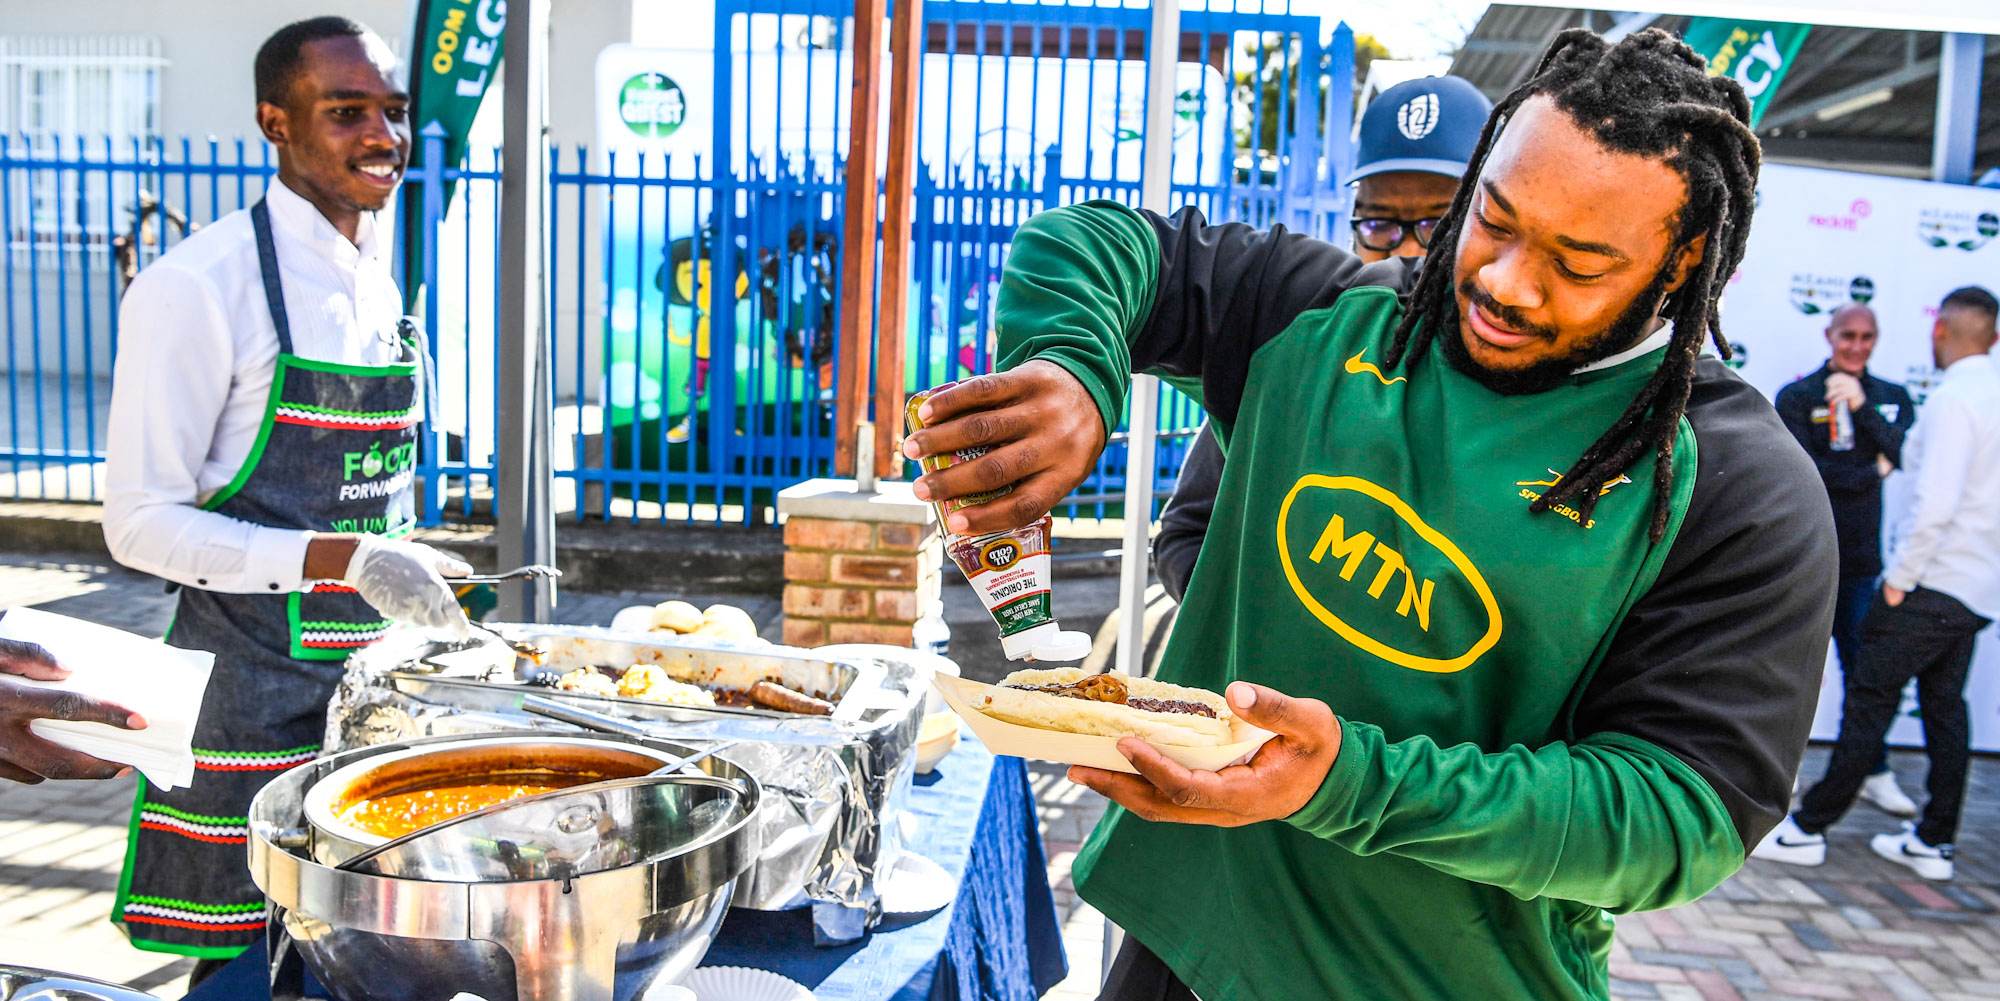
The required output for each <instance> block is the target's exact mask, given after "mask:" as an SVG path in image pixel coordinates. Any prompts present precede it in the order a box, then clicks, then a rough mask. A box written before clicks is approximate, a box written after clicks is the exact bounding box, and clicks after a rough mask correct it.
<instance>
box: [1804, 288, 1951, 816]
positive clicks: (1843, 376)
mask: <svg viewBox="0 0 2000 1001" xmlns="http://www.w3.org/2000/svg"><path fill="white" fill-rule="evenodd" d="M1877 336H1878V330H1877V328H1876V325H1875V311H1874V310H1871V309H1869V308H1868V307H1867V306H1864V305H1862V304H1860V303H1849V304H1847V305H1845V306H1842V307H1840V308H1839V309H1836V310H1834V311H1833V315H1832V316H1830V317H1829V318H1828V321H1827V325H1826V342H1827V345H1828V347H1830V348H1831V349H1832V355H1831V356H1830V357H1829V358H1828V359H1827V362H1826V364H1825V365H1822V366H1820V369H1819V371H1817V372H1814V373H1813V374H1811V375H1808V376H1806V377H1805V378H1803V379H1800V380H1798V381H1797V382H1794V383H1792V384H1791V385H1789V386H1786V387H1785V388H1784V389H1781V390H1779V391H1778V400H1777V406H1778V416H1780V417H1782V418H1784V421H1785V427H1786V428H1788V429H1790V430H1791V432H1792V436H1793V437H1795V438H1797V439H1798V440H1799V444H1800V445H1802V446H1804V447H1805V450H1806V454H1807V455H1810V456H1812V460H1813V464H1814V465H1816V466H1818V467H1819V476H1820V479H1821V480H1823V481H1825V483H1826V495H1827V499H1828V500H1829V501H1831V502H1832V503H1833V524H1834V528H1835V530H1836V531H1837V533H1838V534H1839V536H1840V591H1839V596H1838V599H1837V601H1836V604H1835V608H1834V612H1833V646H1834V649H1835V651H1837V652H1838V654H1839V656H1840V669H1841V671H1842V674H1843V678H1845V677H1846V676H1847V675H1848V674H1849V673H1851V672H1852V671H1853V665H1854V663H1855V659H1856V657H1857V656H1858V653H1857V649H1858V647H1859V641H1858V639H1857V635H1858V633H1859V627H1860V624H1861V616H1862V613H1864V612H1866V611H1867V610H1868V597H1869V595H1871V594H1873V593H1874V590H1875V579H1876V578H1877V577H1880V576H1881V575H1882V478H1883V477H1885V476H1887V475H1889V471H1890V470H1892V469H1896V468H1898V467H1900V466H1901V465H1902V463H1903V436H1904V434H1906V433H1907V432H1908V431H1909V430H1910V425H1911V424H1912V423H1914V422H1915V421H1916V419H1917V414H1916V407H1915V406H1913V405H1912V404H1911V403H1910V394H1909V393H1908V392H1906V391H1905V390H1904V389H1903V387H1902V386H1899V385H1897V384H1896V383H1893V382H1890V381H1888V380H1886V379H1878V378H1876V377H1875V376H1873V375H1871V374H1869V372H1868V358H1869V356H1870V355H1872V354H1874V352H1875V341H1876V338H1877ZM1842 402H1845V403H1846V404H1847V408H1848V411H1849V413H1850V414H1851V415H1852V422H1853V431H1854V433H1853V437H1854V440H1853V447H1852V448H1846V449H1836V448H1834V447H1833V437H1834V435H1833V432H1834V429H1835V427H1836V424H1835V413H1834V411H1835V409H1836V407H1838V406H1839V404H1840V403H1842ZM1849 690H1850V691H1851V688H1850V689H1849ZM1861 797H1862V798H1863V799H1866V800H1867V801H1869V802H1870V803H1873V804H1875V805H1876V806H1877V807H1878V808H1880V809H1881V810H1882V811H1883V812H1884V813H1888V814H1891V815H1893V816H1897V817H1914V816H1916V815H1917V804H1916V803H1915V802H1913V801H1911V799H1910V797H1909V796H1908V795H1906V794H1905V793H1904V792H1903V790H1902V789H1901V788H1899V787H1898V786H1897V785H1896V776H1895V774H1894V773H1893V772H1891V771H1889V759H1888V757H1887V754H1886V753H1885V754H1884V756H1883V758H1882V760H1881V761H1880V762H1879V763H1878V764H1877V765H1876V768H1875V771H1874V773H1873V774H1871V775H1870V776H1869V777H1868V781H1867V783H1866V784H1865V785H1863V786H1862V787H1861Z"/></svg>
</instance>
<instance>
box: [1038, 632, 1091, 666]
mask: <svg viewBox="0 0 2000 1001" xmlns="http://www.w3.org/2000/svg"><path fill="white" fill-rule="evenodd" d="M1030 656H1032V657H1033V658H1034V659H1035V660H1038V661H1072V660H1082V659H1084V658H1085V657H1088V656H1090V634H1089V633H1084V632H1078V631H1076V630H1074V629H1064V630H1061V631H1059V632H1056V633H1055V634H1053V635H1051V636H1050V637H1049V638H1048V639H1047V640H1045V641H1043V642H1040V643H1036V644H1035V648H1034V651H1033V653H1032V654H1030Z"/></svg>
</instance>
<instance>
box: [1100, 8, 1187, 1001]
mask: <svg viewBox="0 0 2000 1001" xmlns="http://www.w3.org/2000/svg"><path fill="white" fill-rule="evenodd" d="M1151 39H1152V44H1151V45H1150V46H1148V51H1147V54H1146V150H1145V159H1144V160H1143V161H1142V166H1141V169H1140V173H1139V207H1140V208H1144V209H1149V210H1151V211H1154V212H1162V213H1164V212H1166V211H1167V201H1168V194H1169V192H1168V187H1169V185H1170V184H1171V182H1172V179H1173V162H1174V77H1175V75H1176V73H1177V71H1178V69H1179V66H1180V58H1181V7H1180V0H1153V25H1152V32H1151ZM1159 412H1160V380H1158V379H1155V378H1153V377H1152V376H1150V375H1135V376H1133V377H1132V419H1131V421H1130V427H1131V429H1132V436H1131V439H1130V440H1129V442H1128V444H1127V446H1126V462H1125V555H1124V559H1123V561H1122V562H1121V563H1120V564H1119V568H1118V669H1119V670H1120V671H1123V672H1125V673H1126V674H1134V675H1136V674H1141V673H1143V672H1144V671H1145V670H1146V578H1147V569H1148V565H1149V562H1150V560H1151V558H1152V532H1151V531H1150V529H1151V528H1152V525H1153V454H1154V447H1155V445H1157V444H1158V441H1159V438H1158V433H1157V432H1158V429H1159V423H1160V422H1159ZM1118 937H1119V936H1118V934H1117V929H1116V928H1115V927H1114V926H1113V925H1112V923H1111V922H1110V920H1109V919H1107V920H1106V921H1105V922H1104V950H1103V954H1102V955H1103V958H1102V964H1103V965H1101V966H1100V967H1099V968H1098V982H1099V983H1100V984H1101V983H1103V978H1104V977H1106V976H1109V975H1110V973H1111V959H1112V956H1113V955H1114V954H1115V952H1116V949H1117V942H1118Z"/></svg>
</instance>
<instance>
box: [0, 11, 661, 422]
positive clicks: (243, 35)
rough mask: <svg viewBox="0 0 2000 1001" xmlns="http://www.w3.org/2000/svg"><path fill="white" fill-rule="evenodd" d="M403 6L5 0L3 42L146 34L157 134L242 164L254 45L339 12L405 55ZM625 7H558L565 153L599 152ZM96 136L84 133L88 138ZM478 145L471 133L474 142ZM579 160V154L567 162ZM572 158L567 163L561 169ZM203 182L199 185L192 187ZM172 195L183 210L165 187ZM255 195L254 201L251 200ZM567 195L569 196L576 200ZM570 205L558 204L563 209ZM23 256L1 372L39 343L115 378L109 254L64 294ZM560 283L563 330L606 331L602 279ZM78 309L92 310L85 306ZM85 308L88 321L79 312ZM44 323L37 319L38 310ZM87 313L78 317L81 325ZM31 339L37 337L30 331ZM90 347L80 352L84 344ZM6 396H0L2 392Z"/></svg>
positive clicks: (491, 118) (556, 134)
mask: <svg viewBox="0 0 2000 1001" xmlns="http://www.w3.org/2000/svg"><path fill="white" fill-rule="evenodd" d="M414 6H415V5H414V3H413V2H411V0H342V2H339V3H328V2H326V0H262V2H259V3H249V2H246V0H0V35H9V36H79V35H81V36H102V35H140V36H149V37H152V38H155V39H158V40H159V42H160V47H161V56H162V57H163V58H164V59H166V61H167V66H166V68H165V69H164V70H163V71H162V72H161V82H160V108H159V115H160V117H159V122H160V133H161V136H162V138H164V139H166V140H167V141H168V142H169V143H170V144H172V143H176V142H178V140H180V139H181V138H183V137H185V138H187V139H190V140H192V141H193V142H194V143H195V144H196V146H197V148H196V150H195V151H194V153H193V156H194V158H195V159H196V160H198V161H206V160H207V159H208V155H207V152H206V151H205V150H202V149H200V148H199V147H200V144H201V143H202V142H203V140H205V139H207V138H210V137H213V138H215V139H218V140H221V141H222V142H223V143H224V144H230V143H232V142H233V141H234V140H236V139H239V138H240V139H242V140H244V142H245V144H246V149H245V157H246V158H247V159H249V160H251V161H252V162H255V161H256V160H257V159H258V158H259V157H260V155H261V152H260V150H259V148H258V143H259V138H258V136H257V130H256V122H255V119H254V108H255V104H254V100H253V97H252V82H251V64H252V62H253V60H254V58H255V55H256V52H257V47H258V46H259V45H261V44H262V43H263V41H264V39H265V38H267V37H269V36H270V34H271V32H273V31H276V30H277V29H278V28H280V27H282V26H284V25H285V24H288V23H290V22H292V21H296V20H299V19H302V18H306V17H312V16H315V15H318V14H323V13H327V12H329V11H338V12H340V13H344V14H346V15H347V16H349V17H353V18H355V19H356V20H358V21H361V22H362V23H364V24H367V25H369V26H370V27H372V28H374V29H375V30H376V31H378V32H380V33H381V34H382V35H383V37H384V38H385V39H387V40H388V42H389V44H390V45H391V46H392V47H393V48H394V49H395V50H396V51H397V53H398V54H399V55H404V54H407V53H408V51H409V50H410V48H411V43H410V39H409V38H408V37H407V36H408V34H409V31H410V18H411V13H412V10H413V9H414ZM631 28H632V0H554V6H553V13H552V16H551V18H550V31H549V71H548V81H549V133H550V139H551V140H552V141H553V142H555V143H557V144H560V145H561V146H562V147H564V148H565V149H573V148H574V147H575V146H576V145H577V144H585V145H594V144H595V140H596V134H595V129H596V124H595V123H596V114H595V110H594V109H595V94H594V80H595V67H596V62H597V54H598V53H599V52H600V51H602V50H603V48H604V47H605V46H607V45H610V44H613V43H615V42H624V41H629V40H630V39H631ZM492 97H493V100H490V101H489V102H488V107H487V108H486V109H485V114H483V115H482V119H483V121H482V123H481V125H482V128H483V129H484V130H485V131H484V135H483V136H482V137H480V138H484V139H487V140H490V141H491V142H493V143H497V142H498V141H499V138H500V136H499V127H498V126H499V118H500V115H499V113H498V112H499V110H500V109H499V107H498V99H499V97H500V94H499V93H498V90H497V88H496V90H495V92H494V94H493V95H492ZM86 138H90V137H86ZM478 141H480V140H479V138H476V139H475V142H478ZM572 155H573V154H572ZM219 156H220V158H221V159H222V160H223V161H224V162H229V161H231V160H233V159H234V157H235V153H234V151H233V150H231V149H229V148H228V147H227V145H225V148H224V149H223V150H222V151H221V152H220V154H219ZM565 162H566V163H567V162H568V161H565ZM197 187H199V185H197ZM224 188H225V189H228V190H223V191H222V192H220V194H221V197H220V199H219V202H220V204H219V205H217V206H210V205H209V204H208V200H207V199H206V197H205V193H204V192H203V191H200V190H195V191H192V192H189V194H188V198H187V201H188V202H189V204H188V206H187V207H188V208H189V209H190V210H191V213H190V214H192V215H194V216H195V217H196V219H197V220H198V221H204V220H206V219H208V218H210V217H211V216H212V215H215V214H219V213H220V212H227V211H229V210H231V209H233V208H235V207H236V204H235V200H234V191H233V188H232V187H231V186H229V185H224ZM169 193H170V196H171V200H173V201H175V202H177V203H178V202H180V201H182V199H181V197H180V196H179V195H178V193H177V189H174V188H173V187H172V185H169ZM254 195H255V192H254V190H253V191H252V192H251V197H253V198H254ZM570 197H573V196H570ZM569 204H572V203H569V202H566V207H567V206H568V205H569ZM598 209H599V207H598V206H595V205H592V206H591V207H590V218H589V220H588V231H587V234H586V236H585V239H584V243H585V244H586V245H587V246H593V247H594V246H596V245H597V239H598V234H599V232H600V231H601V230H600V225H601V219H600V218H599V211H598ZM27 259H28V258H27V257H26V255H22V256H21V257H18V258H17V259H16V265H17V267H16V272H17V273H16V274H15V276H14V277H15V278H16V279H17V281H16V282H15V285H16V286H17V290H18V289H27V288H29V287H30V285H31V283H34V284H36V288H37V291H38V293H39V294H38V295H36V296H34V297H33V300H34V301H33V302H30V301H29V299H30V297H29V296H27V295H25V294H19V295H17V296H16V301H12V302H7V303H0V307H4V309H0V316H4V315H7V314H12V315H13V318H14V320H15V321H16V322H15V326H16V327H18V328H19V329H20V331H21V336H18V337H17V338H16V341H17V343H16V345H15V347H16V350H15V352H13V354H12V355H11V356H10V355H6V354H4V353H0V372H10V371H11V372H22V373H25V372H30V371H33V370H34V368H35V366H34V365H33V364H32V362H31V361H30V359H31V357H32V355H33V353H34V350H35V348H36V347H37V346H39V347H40V349H41V351H42V357H43V360H44V364H43V365H42V366H41V367H42V369H43V370H45V371H46V372H49V373H53V372H54V371H55V370H56V368H57V365H56V362H55V359H57V358H59V357H62V358H67V359H68V361H69V365H70V371H71V372H73V373H81V372H86V371H94V372H96V373H97V374H98V375H100V376H105V375H108V374H109V371H110V361H111V351H110V350H109V345H110V327H111V322H112V314H113V313H114V311H115V305H114V303H115V297H116V294H117V293H116V288H117V285H116V283H115V280H114V278H113V276H112V275H111V273H110V269H109V261H108V258H107V257H106V255H104V254H103V253H102V251H99V252H97V253H95V254H93V255H89V260H88V261H87V262H86V261H84V260H83V259H82V258H78V257H71V258H69V259H68V261H67V267H68V269H69V271H70V272H71V273H70V274H68V275H66V276H65V281H64V283H63V284H62V285H61V286H58V285H57V280H58V279H57V274H56V272H57V271H58V270H60V269H61V266H59V265H58V264H57V263H56V262H55V261H54V260H53V259H49V260H47V261H44V262H42V263H43V267H42V268H41V270H40V274H39V275H31V274H30V273H29V270H30V269H29V268H27V267H23V266H20V265H21V264H22V262H23V261H26V260H27ZM84 269H87V270H89V271H90V272H91V284H90V287H89V288H88V289H86V288H85V287H84V284H83V282H82V278H81V275H80V274H79V273H78V272H79V271H80V270H84ZM551 271H552V274H553V278H554V279H555V281H556V282H557V284H558V290H557V293H556V294H557V297H558V298H557V303H558V315H557V316H556V318H555V319H556V322H557V323H558V324H559V325H560V327H561V329H563V330H565V331H574V330H575V329H576V324H577V322H578V317H577V312H578V310H579V309H581V310H582V311H583V312H584V313H585V315H584V317H583V322H584V325H585V329H588V330H595V329H597V328H598V327H599V326H600V325H601V322H602V311H603V310H602V302H603V294H602V280H601V278H586V279H585V281H584V285H585V287H583V288H581V289H579V288H578V285H579V282H578V278H577V275H576V269H575V267H574V266H573V263H572V262H568V261H565V262H551ZM86 300H88V301H89V305H88V307H86V302H85V301H86ZM86 310H87V312H86ZM35 313H39V314H40V319H41V322H40V323H35V322H33V320H32V315H33V314H35ZM86 315H87V316H88V320H87V322H86V320H85V317H86ZM29 330H34V331H36V332H37V333H38V334H39V337H34V336H30V335H28V334H27V331H29ZM87 344H88V345H90V346H91V348H94V350H91V349H90V348H87V347H86V345H87ZM596 349H597V345H596V344H595V342H594V339H593V340H592V342H591V343H590V344H589V349H588V351H587V358H586V367H587V369H592V370H594V368H595V366H596V365H597V364H598V361H597V350H596ZM573 358H574V353H573V352H572V353H570V354H569V355H567V356H566V357H565V358H564V366H565V367H564V370H563V372H562V373H561V375H562V378H561V380H560V381H559V383H558V385H560V386H562V387H564V389H565V391H567V390H568V388H569V387H570V386H572V385H573V384H574V383H573V381H572V380H573V379H574V372H573V371H571V369H570V368H569V366H571V365H573V364H574V362H573ZM0 395H4V394H0Z"/></svg>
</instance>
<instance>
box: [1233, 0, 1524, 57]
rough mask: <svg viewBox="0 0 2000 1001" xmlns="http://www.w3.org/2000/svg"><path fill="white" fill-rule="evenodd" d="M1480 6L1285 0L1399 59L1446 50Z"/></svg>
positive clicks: (1482, 1)
mask: <svg viewBox="0 0 2000 1001" xmlns="http://www.w3.org/2000/svg"><path fill="white" fill-rule="evenodd" d="M1226 2H1227V0H1224V3H1225V4H1226ZM1280 2H1282V0H1280ZM1246 6H1247V5H1246ZM1486 7H1487V4H1486V0H1291V9H1292V12H1293V13H1295V14H1317V15H1319V16H1320V17H1322V18H1326V19H1327V20H1328V21H1342V20H1344V21H1346V22H1347V23H1348V24H1349V25H1350V26H1352V27H1353V28H1354V30H1355V31H1357V32H1365V33H1367V34H1370V35H1374V36H1375V37H1376V38H1379V39H1381V40H1382V43H1383V44H1384V45H1387V46H1388V47H1389V51H1390V52H1392V53H1394V54H1395V55H1396V56H1397V57H1398V58H1403V59H1421V58H1423V57H1425V56H1432V55H1437V54H1438V53H1441V52H1449V51H1450V50H1451V49H1452V48H1453V47H1454V46H1456V45H1457V44H1458V43H1460V42H1462V41H1464V39H1465V35H1466V33H1467V32H1469V31H1471V30H1472V26H1473V25H1475V24H1478V23H1479V15H1480V14H1482V13H1484V12H1485V10H1486Z"/></svg>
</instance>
